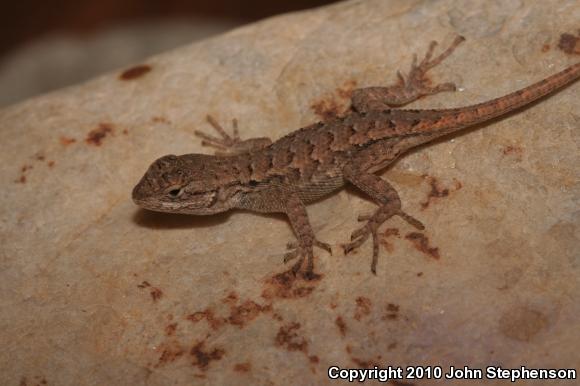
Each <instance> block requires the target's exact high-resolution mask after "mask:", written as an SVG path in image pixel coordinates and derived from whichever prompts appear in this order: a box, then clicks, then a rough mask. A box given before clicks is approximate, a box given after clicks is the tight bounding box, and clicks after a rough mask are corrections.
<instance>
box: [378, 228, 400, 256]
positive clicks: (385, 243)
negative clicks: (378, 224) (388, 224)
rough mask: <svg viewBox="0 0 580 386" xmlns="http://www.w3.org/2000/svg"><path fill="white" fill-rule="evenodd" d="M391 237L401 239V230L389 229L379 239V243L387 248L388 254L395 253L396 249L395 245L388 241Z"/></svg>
mask: <svg viewBox="0 0 580 386" xmlns="http://www.w3.org/2000/svg"><path fill="white" fill-rule="evenodd" d="M391 236H395V237H399V229H398V228H387V229H385V231H384V232H383V235H382V237H379V242H380V243H381V245H382V246H383V247H384V248H385V250H386V251H387V252H389V253H390V252H393V250H394V249H395V248H394V247H393V244H391V243H390V242H388V241H387V239H388V238H389V237H391Z"/></svg>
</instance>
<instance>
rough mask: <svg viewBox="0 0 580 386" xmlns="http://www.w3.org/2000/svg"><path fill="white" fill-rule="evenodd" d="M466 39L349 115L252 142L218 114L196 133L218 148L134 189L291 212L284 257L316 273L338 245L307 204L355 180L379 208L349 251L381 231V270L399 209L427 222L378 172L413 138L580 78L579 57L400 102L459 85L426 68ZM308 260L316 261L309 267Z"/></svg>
mask: <svg viewBox="0 0 580 386" xmlns="http://www.w3.org/2000/svg"><path fill="white" fill-rule="evenodd" d="M463 40H464V39H463V38H462V37H457V38H456V39H455V41H454V42H453V43H452V45H451V46H450V47H449V48H447V49H446V50H445V51H444V52H443V53H441V54H440V55H439V56H437V57H435V58H433V52H434V49H435V46H436V44H437V43H436V42H431V44H430V46H429V49H428V51H427V54H426V55H425V58H424V59H423V60H422V61H421V62H420V63H417V57H416V56H414V59H413V64H412V66H411V70H410V71H409V73H408V74H407V76H406V77H405V76H403V75H402V74H401V73H400V72H398V73H397V75H398V82H397V83H396V84H394V85H392V86H389V87H368V88H361V89H357V90H354V92H353V95H352V108H351V111H350V112H349V113H348V114H347V115H345V116H343V117H336V118H333V119H330V120H328V121H325V122H318V123H315V124H312V125H310V126H307V127H304V128H301V129H299V130H296V131H294V132H292V133H290V134H288V135H286V136H285V137H282V138H280V139H279V140H277V141H276V142H272V141H270V139H268V138H253V139H249V140H245V141H242V140H240V138H239V136H238V130H237V122H236V121H235V120H234V123H233V132H234V134H233V137H232V136H230V135H228V134H227V133H226V131H225V130H224V129H223V128H222V127H221V126H220V125H219V124H218V123H217V122H216V121H215V120H214V119H213V118H211V117H209V116H208V121H209V123H210V124H211V125H212V126H213V127H214V128H215V130H216V131H217V132H218V133H219V134H220V136H221V138H216V137H213V136H210V135H207V134H204V133H202V132H198V131H196V132H195V134H196V135H197V136H198V137H201V138H202V139H203V141H202V145H204V146H211V147H214V148H217V149H218V151H217V152H216V155H213V156H211V155H205V154H185V155H181V156H175V155H166V156H164V157H161V158H159V159H158V160H156V161H155V162H153V164H152V165H151V166H150V167H149V169H148V170H147V172H146V173H145V175H144V176H143V178H142V179H141V181H139V183H138V184H137V185H136V186H135V188H134V189H133V200H134V202H135V203H136V204H137V205H139V206H141V207H143V208H146V209H149V210H154V211H160V212H173V213H187V214H196V215H209V214H213V213H218V212H223V211H227V210H229V209H234V208H242V209H248V210H251V211H256V212H281V213H285V214H286V215H287V216H288V218H289V220H290V223H291V225H292V228H293V230H294V232H295V234H296V237H297V239H298V242H297V243H289V244H288V250H289V251H288V252H287V253H286V255H285V258H284V262H287V261H288V260H290V259H294V258H297V259H298V260H297V262H296V263H295V264H294V266H293V267H292V271H293V272H294V273H298V272H303V274H304V277H305V278H312V277H315V274H314V271H313V270H314V262H313V259H314V258H313V247H314V246H316V247H319V248H322V249H324V250H326V251H328V252H331V249H330V246H329V245H328V244H326V243H324V242H322V241H319V240H318V239H317V238H316V236H315V235H314V232H313V230H312V227H311V225H310V222H309V220H308V215H307V213H306V207H305V205H306V204H308V203H311V202H313V201H315V200H317V199H320V198H321V197H323V196H326V195H328V194H329V193H331V192H333V191H335V190H337V189H339V188H341V187H342V186H344V185H345V184H346V183H347V182H350V183H352V184H354V185H355V186H357V187H358V188H359V189H361V190H362V191H363V192H365V193H366V194H368V195H369V196H370V197H371V198H372V199H373V200H374V201H375V202H376V203H377V205H378V208H377V209H376V211H375V212H374V213H373V214H372V215H370V216H360V217H359V221H366V224H365V225H364V226H363V227H361V228H359V229H358V230H356V231H355V232H353V233H352V236H351V242H350V243H348V244H345V245H343V248H344V252H345V254H346V253H348V252H350V251H352V250H354V249H356V248H358V247H359V246H360V245H361V244H363V243H364V242H365V241H366V240H367V239H368V238H369V236H370V237H372V240H373V258H372V264H371V271H372V272H373V273H375V274H376V266H377V259H378V254H379V240H378V234H377V230H378V228H379V226H380V225H381V224H382V223H383V222H385V221H386V220H388V219H389V218H391V217H392V216H399V217H401V218H403V219H404V220H406V221H407V222H408V223H409V224H411V225H412V226H414V227H415V228H418V229H420V230H422V229H424V226H423V224H421V222H420V221H419V220H417V219H415V218H413V217H412V216H410V215H409V214H407V213H405V212H404V211H403V209H402V208H401V200H400V199H399V195H398V194H397V191H396V190H395V189H394V188H393V186H391V184H389V183H388V182H387V181H385V180H383V179H382V178H380V177H378V176H376V175H375V174H373V173H374V172H376V171H378V170H380V169H383V168H385V167H386V166H388V165H389V164H391V163H392V162H393V161H395V160H396V159H397V158H398V157H400V156H401V155H402V154H404V153H405V152H406V151H407V150H409V149H411V148H413V147H416V146H418V145H421V144H424V143H426V142H431V141H433V140H434V139H436V138H440V137H442V136H445V135H448V134H451V133H455V132H457V131H459V130H462V129H464V128H466V127H469V126H473V125H475V124H478V123H481V122H485V121H489V120H490V119H493V118H496V117H498V116H501V115H504V114H506V113H508V112H510V111H513V110H515V109H518V108H520V107H522V106H525V105H527V104H529V103H531V102H532V101H535V100H537V99H538V98H541V97H543V96H545V95H547V94H550V93H552V92H553V91H555V90H557V89H560V88H562V87H563V86H565V85H567V84H569V83H571V82H573V81H574V80H576V79H578V78H579V77H580V63H577V64H574V65H572V66H570V67H568V68H566V69H565V70H563V71H561V72H559V73H557V74H555V75H552V76H550V77H548V78H546V79H544V80H541V81H539V82H537V83H535V84H533V85H531V86H529V87H526V88H524V89H521V90H519V91H516V92H513V93H511V94H508V95H505V96H502V97H500V98H496V99H493V100H490V101H487V102H483V103H479V104H476V105H472V106H467V107H460V108H452V109H440V110H401V109H391V108H390V107H392V106H401V105H404V104H407V103H410V102H412V101H414V100H416V99H418V98H420V97H422V96H425V95H431V94H435V93H439V92H442V91H453V90H455V88H456V87H455V85H454V84H453V83H443V84H439V85H437V86H434V87H432V86H430V82H429V80H428V79H427V77H426V72H427V71H428V70H430V69H431V68H433V67H434V66H436V65H437V64H439V63H440V62H441V61H443V60H444V59H445V58H446V57H448V56H449V55H450V54H451V53H452V52H453V50H454V49H455V48H456V47H457V46H458V45H459V44H460V43H461V42H462V41H463ZM304 260H306V266H305V267H304V268H303V270H302V271H301V268H302V267H303V265H304Z"/></svg>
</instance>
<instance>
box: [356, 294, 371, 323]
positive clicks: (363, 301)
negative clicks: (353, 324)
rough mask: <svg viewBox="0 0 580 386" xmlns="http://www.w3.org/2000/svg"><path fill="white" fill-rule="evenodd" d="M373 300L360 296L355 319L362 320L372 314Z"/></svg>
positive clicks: (357, 300)
mask: <svg viewBox="0 0 580 386" xmlns="http://www.w3.org/2000/svg"><path fill="white" fill-rule="evenodd" d="M371 306H372V303H371V299H369V298H366V297H364V296H359V297H358V298H356V309H355V311H354V318H355V319H356V320H361V319H362V318H363V317H364V316H367V315H369V314H370V313H371Z"/></svg>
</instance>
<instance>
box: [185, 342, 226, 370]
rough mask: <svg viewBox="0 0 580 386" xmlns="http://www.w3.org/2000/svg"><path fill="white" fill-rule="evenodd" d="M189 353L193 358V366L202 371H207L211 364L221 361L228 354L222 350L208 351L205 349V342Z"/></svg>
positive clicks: (194, 347) (198, 344)
mask: <svg viewBox="0 0 580 386" xmlns="http://www.w3.org/2000/svg"><path fill="white" fill-rule="evenodd" d="M189 353H190V355H191V356H192V357H193V361H192V365H194V366H195V367H198V368H199V369H200V370H206V369H207V368H208V366H209V364H210V362H213V361H219V360H220V359H222V357H223V356H224V355H225V353H226V352H225V351H224V350H222V349H220V348H213V349H210V350H207V349H206V348H205V341H203V342H199V343H197V344H196V345H195V346H193V347H192V348H191V350H190V352H189Z"/></svg>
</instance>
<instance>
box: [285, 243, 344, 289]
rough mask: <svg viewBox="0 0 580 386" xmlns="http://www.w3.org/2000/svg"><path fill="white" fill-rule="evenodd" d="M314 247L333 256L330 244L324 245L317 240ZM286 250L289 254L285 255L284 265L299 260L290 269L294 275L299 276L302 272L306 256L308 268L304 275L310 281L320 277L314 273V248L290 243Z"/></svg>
mask: <svg viewBox="0 0 580 386" xmlns="http://www.w3.org/2000/svg"><path fill="white" fill-rule="evenodd" d="M313 245H314V246H317V247H318V248H322V249H324V250H325V251H327V252H328V253H330V254H331V255H332V249H331V248H330V245H329V244H327V243H323V242H322V241H319V240H316V239H315V240H314V241H313ZM286 248H287V249H288V252H286V254H284V264H286V263H287V262H289V261H290V260H294V259H296V258H298V261H297V262H296V263H295V264H294V265H293V266H292V268H291V269H290V270H291V271H292V273H293V274H294V275H297V274H298V272H299V271H300V268H302V265H303V263H304V257H305V256H306V257H307V265H306V268H305V270H304V274H303V275H304V278H306V279H309V280H310V279H315V278H317V277H318V275H317V274H315V273H314V259H313V251H312V246H310V247H307V246H303V245H300V244H299V243H297V242H289V243H288V244H287V245H286Z"/></svg>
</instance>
